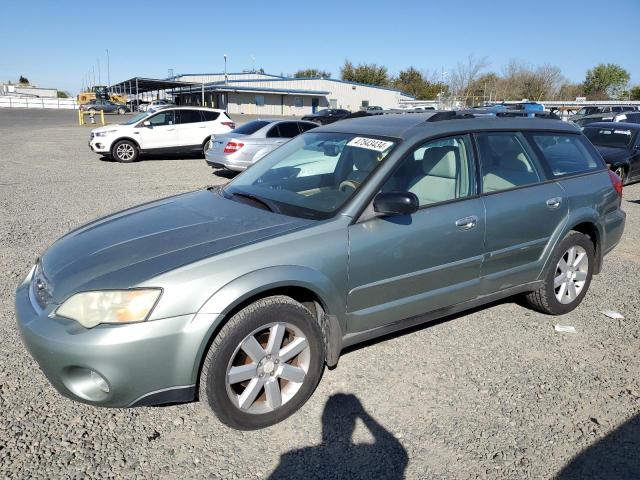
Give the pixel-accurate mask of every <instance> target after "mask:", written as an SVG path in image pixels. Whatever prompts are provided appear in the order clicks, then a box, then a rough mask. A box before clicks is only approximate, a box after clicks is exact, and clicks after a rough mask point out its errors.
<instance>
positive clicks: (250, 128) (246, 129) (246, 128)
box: [233, 120, 270, 135]
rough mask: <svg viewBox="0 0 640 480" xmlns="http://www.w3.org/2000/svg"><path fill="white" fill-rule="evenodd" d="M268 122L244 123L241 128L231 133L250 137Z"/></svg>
mask: <svg viewBox="0 0 640 480" xmlns="http://www.w3.org/2000/svg"><path fill="white" fill-rule="evenodd" d="M269 123H270V122H266V121H264V120H254V121H253V122H249V123H245V124H244V125H242V126H241V127H238V128H236V129H235V130H233V133H239V134H241V135H251V134H252V133H256V132H257V131H258V130H260V129H261V128H262V127H266V126H267V125H269Z"/></svg>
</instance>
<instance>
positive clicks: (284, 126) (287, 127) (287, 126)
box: [278, 122, 300, 138]
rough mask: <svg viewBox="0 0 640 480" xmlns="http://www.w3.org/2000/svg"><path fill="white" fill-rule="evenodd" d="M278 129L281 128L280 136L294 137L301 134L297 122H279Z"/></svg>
mask: <svg viewBox="0 0 640 480" xmlns="http://www.w3.org/2000/svg"><path fill="white" fill-rule="evenodd" d="M278 129H279V130H280V137H282V138H293V137H295V136H297V135H299V134H300V130H298V124H297V123H296V122H282V123H280V124H278Z"/></svg>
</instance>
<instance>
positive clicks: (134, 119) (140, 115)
mask: <svg viewBox="0 0 640 480" xmlns="http://www.w3.org/2000/svg"><path fill="white" fill-rule="evenodd" d="M151 113H153V112H151ZM149 114H150V112H141V113H138V114H136V115H134V116H133V117H131V118H130V119H129V120H127V121H126V122H123V123H121V124H120V125H131V124H133V123H136V122H139V121H140V120H142V119H143V118H144V117H146V116H148V115H149Z"/></svg>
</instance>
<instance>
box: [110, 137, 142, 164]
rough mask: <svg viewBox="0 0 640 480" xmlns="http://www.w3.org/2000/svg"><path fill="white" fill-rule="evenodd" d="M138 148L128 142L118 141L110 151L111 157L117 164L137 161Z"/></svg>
mask: <svg viewBox="0 0 640 480" xmlns="http://www.w3.org/2000/svg"><path fill="white" fill-rule="evenodd" d="M138 153H139V152H138V147H137V145H136V144H135V143H133V142H132V141H130V140H120V141H119V142H117V143H116V144H115V145H114V146H113V148H112V149H111V155H112V156H113V158H114V159H116V160H117V161H118V162H122V163H131V162H135V161H136V160H137V159H138Z"/></svg>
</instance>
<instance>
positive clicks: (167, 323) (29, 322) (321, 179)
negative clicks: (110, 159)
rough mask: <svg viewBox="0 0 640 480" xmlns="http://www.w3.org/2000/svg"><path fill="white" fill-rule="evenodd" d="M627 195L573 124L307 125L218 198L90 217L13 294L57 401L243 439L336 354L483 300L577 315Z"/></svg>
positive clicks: (402, 118) (299, 398) (492, 120)
mask: <svg viewBox="0 0 640 480" xmlns="http://www.w3.org/2000/svg"><path fill="white" fill-rule="evenodd" d="M621 195H622V185H621V183H620V179H619V178H618V177H617V176H616V175H615V174H613V173H612V172H610V171H609V170H608V169H607V168H606V166H605V164H604V162H603V160H602V158H601V157H600V156H599V154H598V152H597V151H596V150H595V149H594V147H593V146H592V145H591V144H590V143H589V141H588V140H587V139H586V138H585V137H584V136H583V135H582V134H581V133H580V131H579V130H577V129H576V128H575V127H574V126H572V125H570V124H567V123H563V122H561V121H559V120H551V119H540V118H508V117H507V118H497V117H473V115H469V114H463V113H460V112H431V113H427V114H403V115H400V114H396V115H391V114H390V115H379V116H371V117H363V118H355V119H351V120H345V121H341V122H337V123H334V124H331V125H328V126H324V127H320V128H317V129H314V130H312V131H310V132H307V133H304V134H302V135H300V136H298V137H296V138H294V139H292V140H290V141H289V142H287V143H286V144H284V145H283V146H282V147H280V148H278V149H277V150H275V151H273V152H272V153H270V154H268V155H267V156H265V157H264V158H263V159H262V160H261V161H260V162H258V163H257V164H255V165H254V166H252V167H251V168H249V169H248V170H247V171H245V172H244V173H243V174H241V175H239V176H238V177H236V178H235V179H234V180H233V181H232V182H230V183H229V184H227V185H226V186H225V187H224V188H208V189H204V190H200V191H195V192H190V193H185V194H182V195H178V196H174V197H170V198H165V199H163V200H158V201H155V202H151V203H148V204H144V205H141V206H138V207H135V208H131V209H129V210H125V211H123V212H120V213H116V214H114V215H111V216H108V217H105V218H102V219H99V220H96V221H94V222H92V223H90V224H88V225H85V226H83V227H81V228H79V229H77V230H74V231H72V232H70V233H69V234H67V235H65V236H64V237H62V238H61V239H59V240H58V241H57V242H55V243H54V244H53V245H52V246H51V247H50V248H49V249H48V250H47V251H46V252H44V253H43V254H42V256H41V257H40V259H39V260H38V261H37V262H36V265H35V266H34V267H33V269H32V270H31V272H30V273H29V274H28V276H27V277H26V278H25V280H24V282H23V283H22V285H20V286H19V287H18V290H17V292H16V310H17V317H18V326H19V329H20V332H21V334H22V338H23V340H24V343H25V345H26V346H27V348H28V349H29V351H30V352H31V354H32V355H33V357H34V358H35V359H36V360H37V362H38V363H39V365H40V367H41V369H42V370H43V372H44V373H45V375H46V376H47V377H48V379H49V380H50V381H51V383H52V384H53V385H54V386H55V388H56V389H57V390H59V391H60V393H62V394H63V395H65V396H67V397H69V398H72V399H74V400H78V401H81V402H85V403H88V404H91V405H96V406H104V407H135V406H140V405H155V404H166V403H175V402H187V401H193V400H197V399H199V400H200V401H201V402H203V403H205V404H206V405H208V406H209V407H210V408H211V410H212V411H213V412H214V413H215V414H216V415H217V417H218V418H219V419H220V420H221V421H222V422H224V423H225V424H227V425H229V426H231V427H234V428H238V429H257V428H262V427H265V426H268V425H272V424H274V423H276V422H279V421H281V420H283V419H284V418H286V417H287V416H289V415H291V414H292V413H293V412H295V411H296V410H297V409H298V408H300V407H301V406H302V405H303V404H304V403H305V401H306V400H307V399H308V398H309V397H310V396H311V394H312V393H313V391H314V389H315V388H316V386H317V384H318V382H319V381H320V378H321V376H322V372H323V370H324V367H325V365H327V366H328V367H334V366H336V365H337V363H338V358H339V356H340V352H341V351H342V350H343V349H344V348H345V347H348V346H350V345H353V344H356V343H358V342H362V341H365V340H368V339H371V338H374V337H378V336H380V335H384V334H387V333H389V332H393V331H396V330H400V329H402V328H406V327H408V326H412V325H416V324H419V323H423V322H428V321H430V320H434V319H437V318H441V317H445V316H447V315H450V314H453V313H456V312H460V311H463V310H466V309H469V308H472V307H477V306H478V305H481V304H485V303H488V302H491V301H495V300H496V299H500V298H504V297H509V296H513V295H523V296H524V297H525V298H526V299H527V301H528V303H529V304H530V305H531V307H533V308H534V309H536V310H539V311H541V312H544V313H547V314H550V315H560V314H564V313H567V312H569V311H571V310H572V309H574V308H576V307H577V306H578V305H579V304H580V302H581V301H582V299H583V298H584V296H585V295H586V293H587V290H588V289H589V284H590V282H591V280H592V275H594V274H597V273H598V272H599V271H600V269H601V267H602V261H603V257H604V255H605V254H606V253H608V252H609V251H611V249H613V248H614V246H615V245H616V244H617V243H618V241H619V240H620V237H621V235H622V232H623V229H624V224H625V214H624V212H623V211H622V210H621V209H620V204H621Z"/></svg>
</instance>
